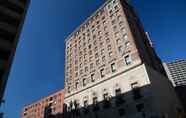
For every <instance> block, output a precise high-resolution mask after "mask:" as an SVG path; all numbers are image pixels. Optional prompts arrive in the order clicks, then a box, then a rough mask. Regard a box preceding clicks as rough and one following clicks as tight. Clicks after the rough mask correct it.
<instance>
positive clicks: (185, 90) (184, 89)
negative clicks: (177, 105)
mask: <svg viewBox="0 0 186 118" xmlns="http://www.w3.org/2000/svg"><path fill="white" fill-rule="evenodd" d="M175 90H176V93H177V95H178V97H179V99H180V101H181V103H182V105H183V107H184V110H185V111H186V85H180V86H177V87H175Z"/></svg>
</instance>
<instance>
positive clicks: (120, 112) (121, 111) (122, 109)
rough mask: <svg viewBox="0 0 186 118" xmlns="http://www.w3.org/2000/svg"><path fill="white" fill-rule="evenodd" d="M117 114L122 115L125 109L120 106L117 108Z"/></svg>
mask: <svg viewBox="0 0 186 118" xmlns="http://www.w3.org/2000/svg"><path fill="white" fill-rule="evenodd" d="M118 113H119V116H124V115H125V109H124V108H121V109H119V110H118Z"/></svg>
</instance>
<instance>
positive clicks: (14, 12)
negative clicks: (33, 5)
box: [0, 0, 29, 105]
mask: <svg viewBox="0 0 186 118" xmlns="http://www.w3.org/2000/svg"><path fill="white" fill-rule="evenodd" d="M28 5H29V0H0V105H1V102H2V99H3V94H4V91H5V87H6V83H7V80H8V74H9V71H10V67H11V64H12V61H13V57H14V54H15V51H16V46H17V43H18V39H19V35H20V32H21V29H22V26H23V23H24V19H25V15H26V12H27V9H28Z"/></svg>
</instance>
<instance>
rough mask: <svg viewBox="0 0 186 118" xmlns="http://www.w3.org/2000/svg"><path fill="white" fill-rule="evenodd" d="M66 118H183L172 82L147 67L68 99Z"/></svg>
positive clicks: (138, 66)
mask: <svg viewBox="0 0 186 118" xmlns="http://www.w3.org/2000/svg"><path fill="white" fill-rule="evenodd" d="M65 104H66V105H65V107H64V117H65V118H76V117H77V118H121V117H126V118H177V116H178V115H180V114H182V106H181V105H180V102H179V100H178V99H177V95H176V94H175V91H174V89H173V87H172V85H171V82H170V81H169V80H168V79H167V78H166V77H165V76H164V75H162V74H160V73H159V72H157V71H156V70H154V69H152V68H151V67H149V66H147V65H145V64H139V65H136V67H135V68H132V69H129V70H126V71H124V72H122V71H119V70H118V71H116V72H115V75H113V76H109V77H108V78H107V79H105V80H103V81H100V82H99V83H98V84H94V85H92V86H90V87H88V88H86V89H82V90H81V91H79V92H77V93H74V94H72V95H69V96H66V97H65Z"/></svg>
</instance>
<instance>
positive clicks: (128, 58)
mask: <svg viewBox="0 0 186 118" xmlns="http://www.w3.org/2000/svg"><path fill="white" fill-rule="evenodd" d="M125 64H126V65H130V64H131V58H130V56H129V55H127V56H125Z"/></svg>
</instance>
